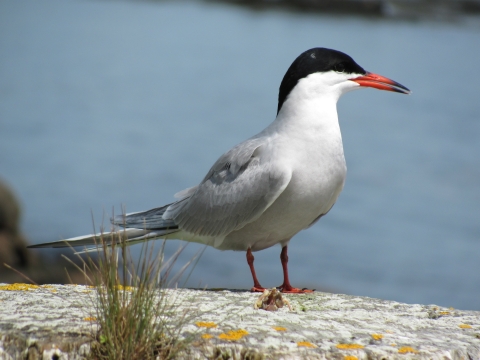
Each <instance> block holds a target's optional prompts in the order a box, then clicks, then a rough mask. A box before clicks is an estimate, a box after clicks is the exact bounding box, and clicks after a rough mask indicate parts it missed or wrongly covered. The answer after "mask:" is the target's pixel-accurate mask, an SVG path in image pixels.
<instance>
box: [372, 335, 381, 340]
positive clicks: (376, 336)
mask: <svg viewBox="0 0 480 360" xmlns="http://www.w3.org/2000/svg"><path fill="white" fill-rule="evenodd" d="M372 339H373V340H382V339H383V335H382V334H372Z"/></svg>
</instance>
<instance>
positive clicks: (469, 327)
mask: <svg viewBox="0 0 480 360" xmlns="http://www.w3.org/2000/svg"><path fill="white" fill-rule="evenodd" d="M458 327H459V328H460V329H471V328H472V326H471V325H468V324H460V325H458Z"/></svg>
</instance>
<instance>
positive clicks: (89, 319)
mask: <svg viewBox="0 0 480 360" xmlns="http://www.w3.org/2000/svg"><path fill="white" fill-rule="evenodd" d="M83 320H85V321H97V318H96V317H93V316H88V317H86V318H84V319H83Z"/></svg>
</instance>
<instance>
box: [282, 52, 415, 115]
mask: <svg viewBox="0 0 480 360" xmlns="http://www.w3.org/2000/svg"><path fill="white" fill-rule="evenodd" d="M361 87H372V88H375V89H379V90H387V91H394V92H399V93H402V94H409V93H410V90H409V89H407V88H406V87H405V86H403V85H401V84H399V83H398V82H396V81H393V80H391V79H389V78H386V77H384V76H382V75H378V74H374V73H371V72H368V71H366V70H364V69H363V68H362V67H361V66H360V65H358V64H357V63H356V62H355V60H353V59H352V58H351V57H350V56H348V55H347V54H344V53H342V52H340V51H337V50H332V49H326V48H313V49H310V50H307V51H305V52H304V53H302V54H300V56H298V57H297V58H296V59H295V61H294V62H293V63H292V65H290V67H289V68H288V70H287V72H286V73H285V76H284V77H283V80H282V83H281V85H280V90H279V94H278V111H277V112H279V111H280V109H281V108H282V105H283V103H284V102H285V101H287V99H288V98H289V95H290V94H291V93H292V90H293V89H294V88H295V89H296V90H297V91H298V92H300V96H303V95H305V96H310V95H311V96H316V95H327V94H329V95H334V96H335V97H336V98H337V99H338V98H339V97H340V96H341V95H343V94H344V93H346V92H348V91H351V90H355V89H360V88H361Z"/></svg>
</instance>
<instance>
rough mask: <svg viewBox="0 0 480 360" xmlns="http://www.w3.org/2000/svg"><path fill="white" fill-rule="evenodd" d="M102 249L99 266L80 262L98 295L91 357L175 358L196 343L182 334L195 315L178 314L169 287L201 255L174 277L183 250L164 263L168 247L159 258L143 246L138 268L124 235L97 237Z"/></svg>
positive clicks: (148, 245) (88, 260) (130, 359)
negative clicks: (173, 269) (184, 327)
mask: <svg viewBox="0 0 480 360" xmlns="http://www.w3.org/2000/svg"><path fill="white" fill-rule="evenodd" d="M109 244H110V245H109ZM98 247H99V250H98V251H97V252H98V254H97V255H98V256H97V257H96V259H95V260H94V259H92V257H91V256H89V255H88V254H89V253H87V258H86V260H83V259H82V261H83V267H84V269H83V272H84V274H85V276H86V278H87V279H88V280H89V281H90V283H91V284H92V285H93V286H94V287H95V288H96V289H97V291H96V292H92V294H95V295H94V296H93V297H92V301H93V303H94V309H95V310H94V313H92V314H90V316H89V320H90V319H95V322H96V323H97V325H98V331H93V334H94V340H93V342H92V346H91V352H90V357H91V358H92V359H118V360H121V359H128V360H135V359H142V360H144V359H145V360H148V359H171V358H175V357H176V356H177V355H178V354H179V353H180V352H181V351H183V350H185V349H186V348H187V347H188V345H189V344H190V343H191V342H192V341H193V337H192V338H189V337H188V336H187V337H185V336H183V337H182V336H181V335H182V334H181V329H182V328H183V326H184V325H185V324H186V323H187V322H189V321H191V317H192V316H194V315H193V314H187V313H182V314H179V313H178V312H177V311H175V309H176V307H178V304H176V299H175V298H172V294H171V292H170V294H168V290H167V287H168V286H169V285H170V284H171V283H172V282H175V281H178V279H179V278H180V277H181V276H182V274H183V272H184V271H185V269H186V268H187V267H188V266H189V265H190V264H192V262H193V261H194V260H195V258H198V254H197V256H196V257H194V258H193V259H191V260H190V261H189V262H188V263H187V264H186V265H185V266H184V267H183V268H182V269H181V270H180V273H178V274H176V275H175V276H173V277H172V276H171V272H172V268H173V265H174V264H175V261H176V260H177V258H178V256H179V255H180V253H181V252H182V251H183V249H184V247H181V248H180V249H179V250H178V251H177V252H176V253H175V254H174V255H173V256H172V257H171V258H170V259H168V260H167V261H164V249H165V241H163V244H162V246H161V249H160V250H159V251H158V252H155V251H154V246H153V242H151V243H144V244H143V245H142V249H141V253H140V257H139V261H138V262H137V265H135V264H134V261H133V259H132V257H131V254H130V252H129V249H128V247H127V244H126V236H125V234H123V233H122V232H120V233H115V234H108V235H106V234H103V235H101V236H99V238H98ZM87 274H90V277H89V276H88V275H87ZM167 295H168V296H167ZM187 315H188V316H187Z"/></svg>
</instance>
